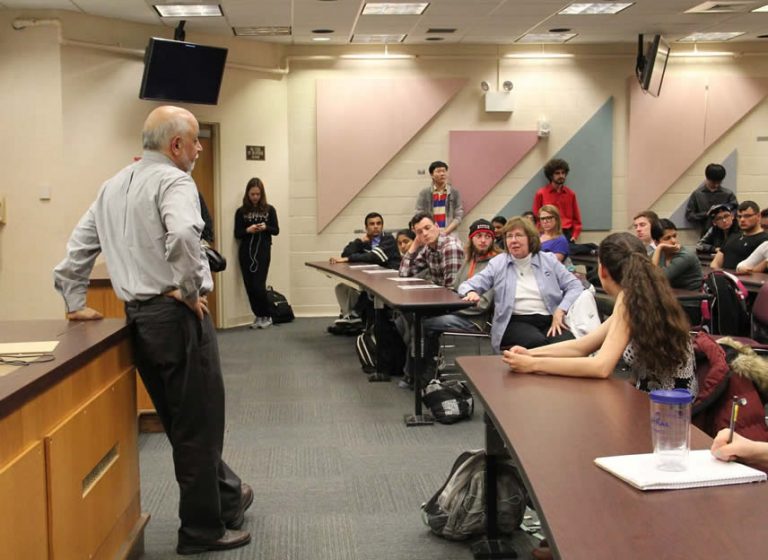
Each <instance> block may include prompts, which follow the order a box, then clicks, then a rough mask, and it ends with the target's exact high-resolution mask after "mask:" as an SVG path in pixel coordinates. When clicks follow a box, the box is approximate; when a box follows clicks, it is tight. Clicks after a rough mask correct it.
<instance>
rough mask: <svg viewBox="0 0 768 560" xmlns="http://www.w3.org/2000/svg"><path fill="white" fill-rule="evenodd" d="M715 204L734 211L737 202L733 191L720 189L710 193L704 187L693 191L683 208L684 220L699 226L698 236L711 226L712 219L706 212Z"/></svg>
mask: <svg viewBox="0 0 768 560" xmlns="http://www.w3.org/2000/svg"><path fill="white" fill-rule="evenodd" d="M715 204H730V205H731V206H732V207H733V208H734V209H735V208H736V206H738V204H739V202H738V201H737V200H736V195H735V194H733V191H731V190H729V189H726V188H725V187H720V188H719V189H717V190H716V191H714V192H712V191H710V190H709V189H708V188H707V186H706V185H702V186H700V187H699V188H698V189H696V190H695V191H693V193H692V194H691V197H690V198H689V199H688V204H687V205H686V207H685V219H686V220H688V221H689V222H691V223H692V224H697V225H698V226H699V235H704V233H705V232H706V231H707V228H709V227H710V226H711V225H712V218H710V217H709V215H708V214H707V212H709V209H710V208H712V206H714V205H715Z"/></svg>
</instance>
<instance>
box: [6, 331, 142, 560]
mask: <svg viewBox="0 0 768 560" xmlns="http://www.w3.org/2000/svg"><path fill="white" fill-rule="evenodd" d="M54 340H57V341H58V345H57V346H56V348H55V350H54V351H53V352H52V355H53V360H52V361H48V362H41V363H34V364H30V365H27V366H18V367H16V366H13V365H0V551H2V552H0V557H2V558H3V559H5V558H8V559H9V560H10V559H17V558H18V559H21V558H23V559H25V560H26V559H30V560H31V559H49V558H56V559H58V558H62V559H69V558H90V559H94V560H100V559H105V560H106V559H115V558H134V557H138V556H140V555H141V553H142V552H143V548H144V536H143V535H144V527H145V525H146V523H147V521H148V519H149V515H148V514H143V513H142V512H141V501H140V498H141V494H140V491H139V459H138V446H137V430H136V379H135V377H136V371H135V368H134V366H133V357H132V352H131V345H130V338H129V332H128V328H127V327H126V325H125V321H124V320H116V319H104V320H101V321H77V322H75V321H72V322H70V321H65V320H59V321H14V322H0V342H3V343H9V342H35V341H54Z"/></svg>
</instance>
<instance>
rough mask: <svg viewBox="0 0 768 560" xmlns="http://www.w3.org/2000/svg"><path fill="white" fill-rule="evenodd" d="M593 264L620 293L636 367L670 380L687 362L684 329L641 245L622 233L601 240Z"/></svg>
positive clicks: (672, 300)
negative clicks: (602, 271) (611, 281)
mask: <svg viewBox="0 0 768 560" xmlns="http://www.w3.org/2000/svg"><path fill="white" fill-rule="evenodd" d="M598 259H599V260H600V264H601V265H602V266H603V268H604V269H606V270H607V271H608V273H609V274H610V275H611V278H613V280H614V281H615V282H616V283H617V284H619V286H621V288H622V291H623V292H624V306H625V309H626V314H627V316H626V320H627V325H628V326H629V336H630V340H631V341H632V344H633V346H634V349H635V357H636V359H637V361H638V363H639V365H640V366H641V367H643V368H645V369H646V370H647V371H650V372H654V373H656V374H658V375H660V376H672V375H674V373H675V372H676V371H677V370H678V368H679V367H681V366H683V365H684V364H685V362H686V361H687V360H688V352H689V347H690V335H689V334H688V330H689V324H688V318H687V317H686V315H685V313H684V312H683V309H682V308H681V307H680V304H679V303H678V301H677V299H676V298H675V296H674V294H673V293H672V288H670V286H669V282H668V281H667V278H666V277H665V276H664V273H663V272H662V271H661V269H660V268H659V267H657V266H654V264H653V263H652V262H651V260H650V259H649V258H648V254H647V252H646V250H645V246H644V245H643V243H642V241H640V240H639V239H638V238H637V237H635V236H634V235H632V234H630V233H626V232H624V233H613V234H611V235H609V236H608V237H606V238H605V239H604V240H603V242H602V243H600V248H599V249H598Z"/></svg>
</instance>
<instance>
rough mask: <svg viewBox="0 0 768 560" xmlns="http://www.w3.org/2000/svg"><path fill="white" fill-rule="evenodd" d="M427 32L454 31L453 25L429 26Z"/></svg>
mask: <svg viewBox="0 0 768 560" xmlns="http://www.w3.org/2000/svg"><path fill="white" fill-rule="evenodd" d="M427 33H456V28H455V27H430V28H429V29H427Z"/></svg>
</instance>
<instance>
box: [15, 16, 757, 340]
mask: <svg viewBox="0 0 768 560" xmlns="http://www.w3.org/2000/svg"><path fill="white" fill-rule="evenodd" d="M18 15H19V14H15V13H13V12H2V13H0V83H3V84H10V83H12V84H14V86H13V87H4V88H3V89H2V91H0V107H1V108H2V110H0V123H2V125H3V126H2V130H3V131H4V133H5V142H4V146H3V147H4V149H3V150H2V151H0V164H1V165H2V168H3V169H4V171H5V172H4V177H5V180H4V181H3V182H2V185H1V186H0V196H5V197H6V201H7V207H8V223H7V224H6V225H4V226H0V319H22V318H51V317H59V316H61V313H62V312H63V306H62V304H61V301H60V298H59V297H58V295H57V294H56V293H55V292H54V290H53V288H52V281H51V274H50V271H51V269H52V267H53V266H54V265H55V264H56V263H57V262H58V261H59V260H60V259H61V258H62V256H63V253H64V245H65V243H66V239H67V237H68V235H69V233H70V231H71V229H72V227H73V226H74V225H75V223H76V222H77V220H78V218H79V217H80V215H82V213H83V211H84V210H85V209H86V208H87V206H88V204H89V203H90V202H91V200H92V199H93V196H94V194H95V192H96V191H97V189H98V188H99V186H100V184H101V183H102V181H103V180H104V179H106V178H108V177H109V176H110V175H112V174H113V173H114V172H115V171H116V170H117V169H119V168H120V167H121V166H123V165H125V164H127V163H128V162H130V160H131V158H132V157H133V156H135V155H138V154H139V153H140V144H139V131H140V126H141V121H142V119H143V118H144V116H145V115H146V113H147V112H148V111H149V110H150V109H151V108H152V107H154V106H156V104H154V103H150V102H147V101H142V100H139V99H138V97H137V94H138V88H139V83H140V80H141V73H142V67H143V66H142V60H141V57H140V56H139V55H137V54H136V53H139V52H140V51H141V49H143V47H144V45H145V44H146V41H147V38H148V37H150V36H152V35H162V36H166V37H168V36H169V35H170V30H169V28H160V27H152V26H144V25H138V24H129V23H123V22H116V21H113V20H106V19H98V18H90V17H84V16H79V15H75V14H65V13H53V14H34V15H35V16H36V17H41V16H48V17H56V18H58V19H60V20H61V22H62V25H61V29H59V27H57V26H40V27H34V28H29V29H26V30H24V31H14V30H12V29H11V26H10V23H11V21H12V20H13V18H14V17H15V16H18ZM25 15H29V14H25ZM188 40H191V41H198V42H205V43H208V44H217V45H220V46H227V47H229V48H230V56H229V62H230V63H235V64H237V66H229V67H228V68H227V71H226V72H225V78H224V83H223V86H222V93H221V97H220V101H219V105H218V106H215V107H209V106H189V108H190V109H191V110H192V111H193V112H195V113H196V114H197V116H198V117H199V119H200V120H201V121H202V122H206V123H212V124H214V125H216V127H217V130H218V133H219V134H218V140H217V141H218V159H217V163H218V165H217V169H218V176H217V178H216V179H217V189H218V190H217V192H218V199H217V208H218V215H217V216H215V219H216V229H217V238H218V245H219V247H220V248H221V250H222V252H223V253H224V254H225V256H227V258H228V259H229V260H230V268H229V270H227V271H226V272H225V273H223V274H220V275H219V279H218V288H217V289H218V290H219V291H220V293H221V298H222V305H221V313H222V319H223V323H222V324H223V325H224V326H233V325H237V324H242V323H245V322H248V321H249V320H250V318H251V316H250V311H249V309H248V304H247V299H246V297H245V293H244V291H243V288H242V286H241V281H240V277H239V269H238V266H237V262H236V244H235V242H234V240H233V239H232V233H231V232H232V227H233V214H234V210H235V208H236V207H237V206H238V205H239V204H240V200H241V198H242V191H243V188H244V186H245V183H246V182H247V180H248V179H249V178H250V177H252V176H259V177H261V178H262V179H263V180H264V181H265V184H266V187H267V193H268V197H269V200H270V202H271V203H272V204H273V205H274V206H275V207H276V208H277V211H278V215H279V217H280V224H281V230H282V233H281V235H280V236H279V237H278V238H276V240H275V245H274V248H273V261H272V268H271V273H270V283H272V284H274V285H275V286H276V287H279V288H280V289H281V291H284V292H286V293H287V294H288V296H289V298H290V299H291V302H292V303H293V305H294V308H295V310H296V311H297V312H298V313H300V314H323V315H332V314H335V313H336V312H337V310H336V304H335V301H334V297H333V292H332V289H331V286H332V285H333V282H332V281H331V280H329V279H326V278H325V277H323V276H322V275H321V274H319V273H316V272H313V271H311V270H308V269H307V268H306V267H305V266H304V262H305V261H307V260H322V259H326V258H328V257H329V256H331V255H334V254H337V253H338V252H339V251H340V250H341V248H342V247H343V246H344V244H345V243H346V242H347V241H348V240H349V239H350V238H351V237H352V235H353V231H354V230H355V229H358V228H360V227H361V226H362V224H361V220H362V216H363V215H364V214H365V213H367V212H368V211H371V210H378V211H380V212H381V213H382V214H384V217H385V223H386V226H387V227H389V228H395V227H401V226H403V225H405V223H406V222H407V220H408V218H409V216H410V214H411V212H412V210H413V204H414V198H415V193H416V190H417V189H419V188H420V187H422V186H424V185H426V184H427V183H428V177H427V176H426V175H421V174H419V171H420V170H424V169H425V168H426V166H427V165H428V164H429V162H430V161H432V160H434V159H442V158H447V157H448V132H449V131H450V130H530V129H533V128H535V126H536V121H537V120H538V119H539V118H540V117H546V118H547V120H548V121H549V122H550V123H551V126H552V134H551V136H550V138H549V139H547V140H544V141H542V142H540V143H539V144H538V145H537V146H536V147H535V148H534V149H533V151H532V152H531V153H530V154H528V156H527V157H526V158H524V159H523V161H522V162H521V163H520V165H518V166H517V167H516V168H515V169H514V170H512V172H511V173H510V174H509V175H508V176H506V177H505V178H504V179H503V180H502V181H501V183H500V184H499V185H498V186H497V187H496V188H495V189H494V190H493V191H492V192H491V193H490V194H489V195H488V196H487V197H486V198H485V199H484V200H483V201H481V202H480V204H479V205H478V207H477V208H475V209H474V210H473V211H472V212H471V213H470V214H469V215H468V216H467V217H466V221H465V224H464V227H463V229H462V231H466V226H467V224H469V223H470V222H471V221H472V220H474V219H476V218H477V217H480V216H484V217H490V216H491V215H492V214H494V213H495V212H496V211H497V210H498V209H499V208H501V207H502V206H503V205H504V204H505V203H506V202H507V201H508V199H509V198H510V197H511V196H512V195H514V194H515V193H517V192H518V191H519V189H520V188H521V187H522V186H524V185H525V184H526V183H527V181H528V180H529V179H530V178H531V177H532V176H533V175H535V174H536V172H537V171H538V170H539V168H540V167H541V165H542V164H543V163H544V162H545V161H546V160H547V159H548V158H549V157H551V155H552V154H553V153H555V152H556V151H557V150H558V149H560V148H561V147H562V146H563V145H564V144H565V143H566V142H567V141H568V140H569V139H570V138H571V136H572V135H573V134H574V133H575V132H577V131H578V130H579V129H580V127H581V126H582V125H583V124H584V123H585V122H586V120H587V119H588V118H589V117H590V116H591V115H592V114H594V112H595V111H596V110H597V109H598V108H599V107H600V106H602V104H603V103H604V102H605V101H606V100H607V99H608V98H609V97H610V96H613V98H614V103H615V104H614V146H613V170H614V171H613V173H614V176H613V194H614V199H613V208H614V210H613V216H612V218H613V224H614V228H615V229H622V228H623V227H624V226H625V225H628V224H629V220H628V217H627V216H626V212H625V210H624V208H625V205H626V197H627V196H631V193H626V192H625V182H626V168H627V165H626V160H627V155H626V151H627V143H626V137H627V122H628V113H629V109H628V106H627V91H626V79H627V77H628V76H630V75H631V73H632V68H633V64H634V59H633V52H632V49H633V48H634V45H626V46H622V47H619V48H618V49H616V48H612V47H611V48H603V49H599V48H595V47H593V48H591V49H582V51H580V52H579V55H580V56H577V57H576V58H574V59H567V60H548V61H543V60H502V61H501V62H500V64H499V68H500V72H499V74H498V76H497V72H496V68H497V63H496V49H495V48H493V47H483V46H480V47H478V46H470V47H448V46H446V47H443V48H429V49H428V48H426V47H422V48H419V49H415V50H414V52H418V53H419V54H420V55H421V56H420V57H419V58H418V59H416V60H405V61H343V60H340V59H334V60H331V61H320V60H307V59H306V58H304V55H314V54H331V55H337V54H339V53H340V52H343V51H341V50H339V49H328V50H327V51H319V50H317V49H312V50H309V49H307V48H305V47H301V48H298V47H297V48H292V49H287V50H284V49H283V48H282V47H277V46H274V45H268V44H260V43H257V42H254V41H246V40H237V39H233V38H222V37H212V36H195V35H194V34H189V35H188ZM80 43H97V44H102V45H119V46H120V47H121V48H123V49H125V50H123V51H120V52H112V51H108V50H99V49H94V48H90V47H87V46H83V45H82V44H80ZM757 48H762V47H754V49H757ZM754 49H753V50H754ZM348 50H352V47H350V48H349V49H348ZM617 50H618V52H617ZM585 51H588V55H586V56H585ZM448 53H450V55H448ZM622 53H623V54H622ZM286 54H287V55H290V72H289V73H288V74H287V75H285V76H283V75H281V74H279V73H265V72H263V71H259V70H258V68H260V67H261V68H277V67H278V66H279V65H280V64H281V58H282V57H283V55H286ZM456 54H461V55H462V57H457V56H454V55H456ZM249 68H250V69H249ZM669 71H670V72H673V73H683V74H684V73H686V72H705V73H718V74H729V73H732V74H744V75H751V76H762V77H768V56H765V55H762V56H745V57H741V58H736V59H725V60H720V61H713V60H709V61H706V62H704V61H690V60H680V59H676V60H673V61H672V62H671V63H670V66H669ZM422 75H427V76H431V77H463V78H466V79H467V80H468V82H467V84H468V85H467V86H466V87H465V88H464V89H463V90H462V91H461V92H460V93H459V94H458V95H457V96H456V97H455V98H454V99H453V100H452V101H450V102H449V104H448V105H447V106H446V107H445V109H444V110H443V111H441V112H440V113H439V114H438V115H437V116H436V117H435V118H434V119H433V120H432V121H431V122H430V123H429V124H428V125H427V126H426V127H425V128H424V129H423V130H422V131H421V132H420V133H419V134H417V135H416V136H415V137H414V138H413V140H412V141H411V142H410V143H408V144H407V145H406V146H405V148H404V149H403V150H402V151H401V152H400V153H399V154H397V155H396V156H395V157H394V159H393V160H392V161H391V162H390V163H389V164H388V165H387V166H386V167H385V168H384V169H382V171H381V172H380V173H379V174H378V175H377V176H376V177H375V178H374V180H373V181H372V182H371V183H370V184H369V185H368V186H366V187H365V188H364V189H363V191H362V192H361V193H360V195H359V196H358V197H357V198H356V199H355V200H353V201H352V202H351V203H350V204H349V206H348V207H347V208H345V209H344V210H343V211H342V212H341V214H340V215H339V217H338V218H337V219H336V220H334V221H333V222H332V223H331V224H330V225H329V226H328V227H327V228H326V229H325V230H324V231H323V232H322V233H321V234H319V235H318V234H317V233H316V218H315V211H316V194H315V173H316V172H315V149H316V140H315V137H316V136H315V80H317V79H318V78H334V77H344V78H353V77H359V78H375V77H413V76H422ZM497 78H500V80H501V81H503V80H506V79H509V80H511V81H512V82H514V86H515V88H514V95H515V97H516V110H515V112H514V114H513V115H512V116H511V117H509V116H506V115H498V114H495V115H494V114H489V113H485V111H484V110H483V100H482V95H481V92H480V88H479V86H478V84H479V82H480V81H481V80H486V81H488V82H489V83H491V84H492V85H493V86H495V84H496V82H497ZM372 110H373V108H372ZM766 118H768V103H766V102H763V103H762V104H760V105H759V106H758V107H757V108H756V109H755V110H754V111H753V112H752V113H750V114H749V115H747V116H746V117H745V118H744V119H743V120H742V121H741V122H740V123H738V124H737V125H736V126H735V127H734V128H733V129H732V130H731V131H730V132H728V133H727V134H726V135H725V136H724V137H723V138H721V139H720V140H719V141H718V142H716V143H715V144H714V145H713V146H712V147H711V148H710V149H709V150H708V151H707V153H705V154H704V155H702V157H701V158H699V160H697V161H696V162H694V163H693V164H692V165H691V168H690V169H689V171H688V172H687V173H686V174H685V176H683V177H682V178H681V179H680V180H679V181H677V182H676V183H675V184H674V185H672V187H671V188H670V189H669V191H668V192H667V193H666V194H665V195H664V196H662V197H661V198H660V199H659V201H657V202H656V203H655V204H654V208H655V209H657V210H658V211H660V212H661V213H662V214H664V213H668V212H669V211H671V210H673V209H674V208H676V207H677V205H678V204H679V203H680V201H681V200H683V199H685V197H687V195H688V193H690V191H691V190H692V189H693V188H694V186H695V185H696V184H698V182H699V181H700V179H701V174H702V170H703V167H704V166H705V165H706V163H708V162H709V161H720V160H721V159H723V158H724V157H725V156H727V155H728V154H729V153H730V152H731V151H732V150H733V149H738V150H739V178H738V179H739V184H740V193H739V194H740V198H746V197H747V196H749V197H751V198H753V199H755V200H756V201H757V202H758V203H759V204H761V205H763V204H768V188H767V187H766V179H768V177H766V175H768V174H767V173H766V172H765V171H764V163H763V162H765V161H766V155H768V154H766V148H767V144H768V143H766V142H758V141H757V136H760V135H762V136H765V135H766V134H765V132H764V130H763V128H764V123H765V122H768V121H766ZM670 125H671V126H674V123H670ZM246 144H258V145H264V146H266V155H267V160H266V161H265V162H246V161H245V157H244V152H245V149H244V146H245V145H246ZM449 163H450V162H449ZM44 186H50V190H51V199H50V200H49V201H45V200H40V197H39V195H40V191H41V188H42V187H44ZM601 236H602V233H601V232H590V233H587V234H585V238H586V240H599V239H600V237H601Z"/></svg>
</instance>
